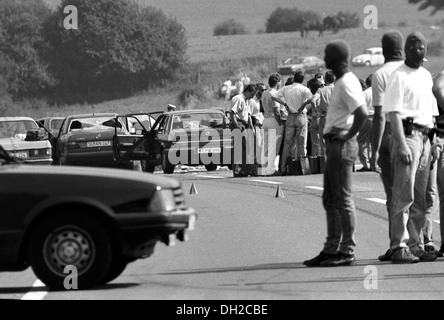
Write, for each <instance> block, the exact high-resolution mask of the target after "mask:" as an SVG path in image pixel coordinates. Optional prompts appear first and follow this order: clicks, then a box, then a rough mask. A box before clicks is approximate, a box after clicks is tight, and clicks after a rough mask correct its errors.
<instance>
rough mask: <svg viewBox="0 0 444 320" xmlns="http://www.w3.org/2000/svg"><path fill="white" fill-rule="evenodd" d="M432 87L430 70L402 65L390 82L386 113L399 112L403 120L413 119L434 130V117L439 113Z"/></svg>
mask: <svg viewBox="0 0 444 320" xmlns="http://www.w3.org/2000/svg"><path fill="white" fill-rule="evenodd" d="M432 87H433V80H432V75H431V74H430V72H429V71H428V70H426V69H425V68H423V67H420V68H419V69H413V68H410V67H408V66H407V65H406V64H403V65H401V66H400V67H399V68H398V69H396V70H395V71H394V72H393V73H392V75H391V76H390V78H389V80H388V84H387V89H386V94H385V97H384V102H383V105H384V112H386V113H389V112H399V116H400V117H401V119H405V118H407V117H413V123H416V124H419V125H422V126H426V127H429V128H433V116H437V115H439V112H438V104H437V102H436V99H435V96H434V95H433V92H432Z"/></svg>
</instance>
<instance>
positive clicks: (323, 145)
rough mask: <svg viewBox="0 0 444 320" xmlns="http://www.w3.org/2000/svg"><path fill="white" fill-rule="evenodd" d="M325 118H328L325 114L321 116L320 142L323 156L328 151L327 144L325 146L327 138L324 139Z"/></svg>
mask: <svg viewBox="0 0 444 320" xmlns="http://www.w3.org/2000/svg"><path fill="white" fill-rule="evenodd" d="M325 120H326V119H325V116H321V117H320V118H319V144H320V147H321V155H322V156H325V153H326V151H325V149H326V146H325V139H324V127H325Z"/></svg>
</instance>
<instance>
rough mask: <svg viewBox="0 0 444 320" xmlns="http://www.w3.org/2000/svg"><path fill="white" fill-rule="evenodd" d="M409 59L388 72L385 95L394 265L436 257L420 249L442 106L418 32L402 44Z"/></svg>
mask: <svg viewBox="0 0 444 320" xmlns="http://www.w3.org/2000/svg"><path fill="white" fill-rule="evenodd" d="M404 52H405V55H406V59H405V63H404V64H402V65H401V66H400V67H399V68H397V69H396V70H395V71H394V72H393V73H392V75H391V76H390V78H389V80H388V84H387V89H386V94H385V96H384V101H383V106H384V112H386V114H387V115H388V116H389V118H390V126H391V130H392V139H391V141H390V159H391V163H392V172H393V186H392V198H391V200H392V201H391V205H390V215H389V219H390V249H391V261H392V263H398V264H400V263H415V262H419V261H433V260H436V255H434V254H430V253H426V252H425V251H424V250H423V249H422V248H421V247H420V244H421V241H420V238H419V236H420V232H421V229H422V228H423V226H424V222H425V208H426V200H425V195H426V188H427V181H428V177H429V170H430V139H429V134H430V131H431V129H433V126H434V119H433V117H434V116H437V115H438V106H437V103H436V99H435V97H434V96H433V93H432V87H433V80H432V75H431V74H430V72H429V71H427V70H426V69H425V68H423V67H422V64H423V61H424V57H425V55H426V53H427V44H426V40H425V38H424V36H423V35H422V34H421V33H420V32H413V33H411V34H410V35H409V36H408V37H407V39H406V41H405V46H404Z"/></svg>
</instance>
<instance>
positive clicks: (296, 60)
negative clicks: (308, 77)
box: [277, 56, 325, 75]
mask: <svg viewBox="0 0 444 320" xmlns="http://www.w3.org/2000/svg"><path fill="white" fill-rule="evenodd" d="M324 68H325V62H324V60H322V59H320V58H318V57H315V56H307V57H292V58H288V59H286V60H283V61H282V63H281V64H279V65H278V70H277V71H278V73H280V74H281V75H293V74H294V73H295V72H296V70H298V69H302V70H303V71H304V72H306V73H316V72H320V71H322V70H323V69H324Z"/></svg>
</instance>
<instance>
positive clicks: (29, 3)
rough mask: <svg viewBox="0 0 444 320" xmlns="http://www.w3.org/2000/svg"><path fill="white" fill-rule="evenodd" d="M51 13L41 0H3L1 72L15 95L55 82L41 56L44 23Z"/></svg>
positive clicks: (0, 10) (0, 8) (34, 91)
mask: <svg viewBox="0 0 444 320" xmlns="http://www.w3.org/2000/svg"><path fill="white" fill-rule="evenodd" d="M50 14H51V11H50V9H49V8H48V7H47V6H46V4H44V3H43V1H41V0H3V1H2V2H0V67H1V70H0V72H1V74H2V75H3V77H4V78H5V81H6V83H7V88H8V91H9V92H10V93H11V94H14V95H15V96H23V95H35V94H38V93H39V92H40V91H41V90H42V89H47V88H49V87H51V86H52V85H53V84H54V79H53V78H52V76H51V74H50V72H49V69H48V65H47V64H46V63H44V61H43V58H42V52H43V51H44V49H45V47H46V43H45V41H44V39H43V36H42V25H43V22H44V20H45V19H46V18H47V17H48V16H49V15H50Z"/></svg>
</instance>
